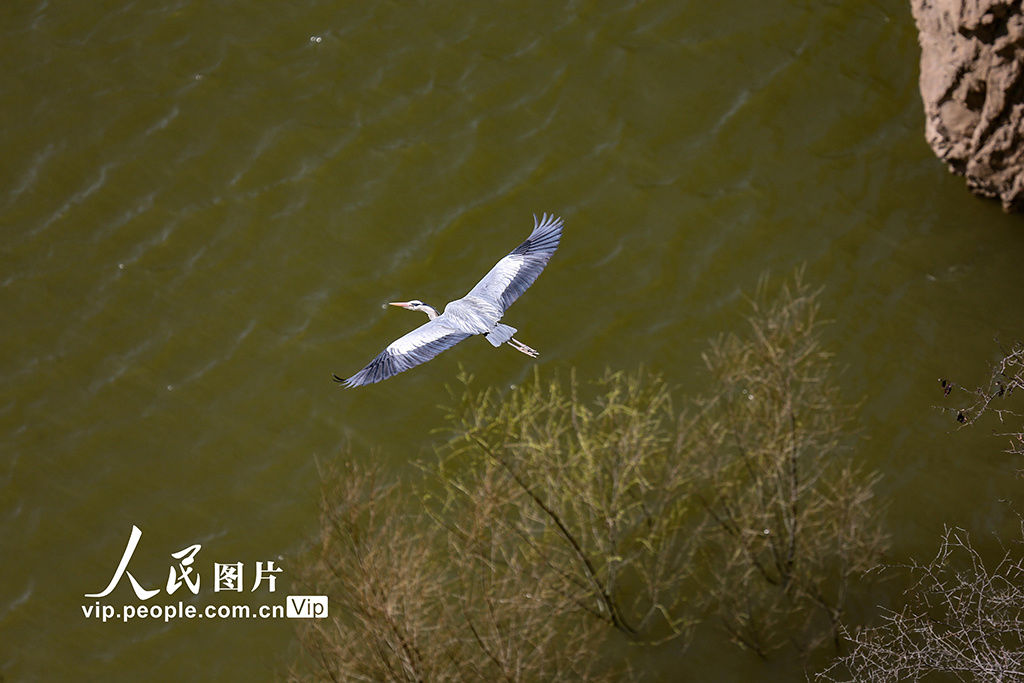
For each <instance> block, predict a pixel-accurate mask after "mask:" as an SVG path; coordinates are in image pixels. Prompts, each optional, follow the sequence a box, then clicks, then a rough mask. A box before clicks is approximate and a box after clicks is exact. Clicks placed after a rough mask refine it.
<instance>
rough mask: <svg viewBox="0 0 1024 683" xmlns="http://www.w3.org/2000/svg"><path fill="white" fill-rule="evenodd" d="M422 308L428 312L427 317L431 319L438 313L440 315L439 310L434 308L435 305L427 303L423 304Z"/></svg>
mask: <svg viewBox="0 0 1024 683" xmlns="http://www.w3.org/2000/svg"><path fill="white" fill-rule="evenodd" d="M421 308H422V309H423V312H424V313H426V314H427V317H428V318H430V319H431V320H433V319H434V318H436V317H437V315H438V313H437V311H436V310H434V307H433V306H428V305H426V304H423V306H421Z"/></svg>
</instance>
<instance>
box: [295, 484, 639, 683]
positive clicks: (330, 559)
mask: <svg viewBox="0 0 1024 683" xmlns="http://www.w3.org/2000/svg"><path fill="white" fill-rule="evenodd" d="M322 476H323V479H324V489H323V496H322V501H321V502H322V505H321V538H320V542H319V544H318V545H317V547H316V548H314V549H313V551H312V556H313V561H312V562H311V563H310V565H309V566H308V568H307V572H306V575H305V577H304V580H305V582H306V584H307V586H308V588H309V590H311V591H315V592H317V593H320V594H325V595H328V596H329V598H330V616H329V618H328V619H315V620H308V621H303V622H301V624H300V625H299V641H300V643H301V644H302V646H303V649H304V650H305V652H306V653H307V655H308V656H307V657H306V658H305V659H304V660H303V661H302V662H301V663H300V664H297V665H296V666H295V667H294V668H293V671H292V672H291V678H292V679H293V680H308V679H315V680H332V681H342V680H344V681H358V680H371V681H383V680H388V681H494V680H503V681H534V680H558V679H565V678H570V679H573V680H601V679H603V678H607V677H610V676H612V675H613V674H614V675H615V677H616V678H617V679H618V678H621V677H622V676H623V675H624V674H625V673H628V671H627V670H625V669H624V668H623V667H621V666H620V667H617V668H616V667H614V666H611V665H607V664H606V663H604V662H603V661H602V659H601V658H600V657H597V656H595V653H596V652H600V650H601V640H602V639H603V638H604V636H605V635H606V629H601V628H595V624H594V623H591V622H592V621H593V620H591V619H587V620H580V619H578V618H577V619H574V618H573V615H566V614H552V613H550V612H549V611H548V610H546V609H545V605H544V604H543V603H542V602H541V601H539V600H538V598H540V597H541V596H542V595H543V591H544V587H543V584H544V577H543V575H538V573H537V572H535V571H534V570H533V568H532V567H529V566H523V565H521V564H519V563H518V562H519V561H518V559H517V558H514V557H513V558H501V557H498V556H497V555H492V556H491V557H490V558H489V561H484V555H483V553H482V551H481V548H479V547H477V548H474V549H469V548H467V547H464V546H461V545H459V543H458V542H455V541H453V542H451V543H450V542H449V538H448V534H447V532H446V530H445V529H444V528H443V527H439V526H437V525H435V524H433V522H432V520H431V519H429V518H428V517H426V516H425V515H424V514H423V512H422V507H421V505H420V504H419V500H418V498H417V497H416V496H409V495H408V493H409V492H408V490H403V489H402V488H401V487H399V486H396V485H393V484H391V485H385V484H382V483H381V482H380V480H379V473H378V471H377V470H376V469H375V468H362V467H359V466H356V465H352V464H350V465H348V466H347V467H346V468H344V470H340V471H339V470H337V469H328V470H325V471H324V472H323V473H322ZM410 502H411V503H413V505H410ZM506 559H507V560H510V561H509V562H507V563H506V564H504V565H503V566H501V567H499V566H498V565H499V564H501V563H503V562H505V560H506Z"/></svg>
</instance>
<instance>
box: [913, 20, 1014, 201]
mask: <svg viewBox="0 0 1024 683" xmlns="http://www.w3.org/2000/svg"><path fill="white" fill-rule="evenodd" d="M1021 4H1022V0H911V8H912V10H913V13H914V19H915V20H916V22H917V30H918V34H919V40H920V42H921V96H922V98H923V99H924V113H925V119H926V121H925V137H926V138H927V139H928V144H930V145H931V146H932V149H933V150H935V154H937V155H938V156H939V158H940V159H942V160H943V161H945V162H946V163H947V164H949V168H950V170H951V171H953V172H954V173H958V174H961V175H964V176H966V178H967V186H968V187H969V188H970V189H971V190H972V191H973V192H975V193H977V194H980V195H983V196H985V197H998V198H999V199H1000V200H1001V201H1002V203H1003V208H1004V209H1006V210H1008V211H1009V210H1017V211H1021V210H1024V10H1022V7H1021Z"/></svg>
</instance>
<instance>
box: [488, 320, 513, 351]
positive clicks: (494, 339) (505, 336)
mask: <svg viewBox="0 0 1024 683" xmlns="http://www.w3.org/2000/svg"><path fill="white" fill-rule="evenodd" d="M516 332H517V330H516V328H514V327H512V326H511V325H505V324H504V323H498V324H497V325H495V326H494V329H493V330H491V331H490V332H488V333H487V341H489V342H491V345H492V346H494V347H495V348H497V347H499V346H501V345H502V344H504V343H505V342H507V341H508V340H509V339H511V338H512V335H513V334H515V333H516Z"/></svg>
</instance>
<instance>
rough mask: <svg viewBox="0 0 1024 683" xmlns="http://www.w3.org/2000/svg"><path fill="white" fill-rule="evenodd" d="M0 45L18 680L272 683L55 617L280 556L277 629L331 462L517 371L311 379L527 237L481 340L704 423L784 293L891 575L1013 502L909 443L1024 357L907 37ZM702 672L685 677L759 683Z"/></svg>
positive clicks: (489, 11)
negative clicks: (141, 587) (859, 436)
mask: <svg viewBox="0 0 1024 683" xmlns="http://www.w3.org/2000/svg"><path fill="white" fill-rule="evenodd" d="M0 16H2V17H3V20H2V21H0V26H2V27H3V28H0V32H2V35H3V41H2V42H0V45H2V47H0V54H2V55H3V57H4V58H5V60H4V63H5V64H6V65H7V68H6V70H5V72H6V79H5V85H6V87H4V88H3V89H0V93H2V97H3V99H4V107H3V108H2V111H3V112H4V114H3V116H4V125H3V126H0V141H2V147H3V149H4V150H5V154H4V159H5V163H4V164H2V165H0V225H2V227H3V231H4V235H5V238H6V239H5V240H4V247H3V249H2V251H0V259H2V261H0V263H2V268H0V308H2V310H3V311H4V312H5V316H6V320H7V321H8V324H7V325H5V329H6V331H7V333H6V334H5V335H3V337H0V377H2V379H3V381H2V383H0V386H2V389H0V451H2V453H3V454H4V457H3V458H2V460H0V482H3V495H2V497H0V520H2V521H0V525H2V527H0V529H2V531H0V537H2V538H3V539H4V540H3V550H4V553H3V555H4V557H5V558H6V562H5V565H4V576H5V580H4V581H3V582H2V585H0V642H3V643H4V644H5V646H3V647H2V649H0V670H2V672H3V674H4V675H5V676H7V677H8V678H11V679H22V678H29V679H31V678H48V679H52V678H61V677H70V675H71V674H72V673H73V674H74V675H75V676H76V677H78V678H80V677H82V675H83V674H84V675H85V677H89V678H99V677H109V676H110V675H111V674H115V675H122V676H123V677H125V678H138V677H139V676H140V675H145V674H146V673H149V672H151V671H153V670H154V667H160V670H161V671H166V672H168V676H183V675H184V676H188V675H191V676H192V677H199V676H201V677H204V678H206V677H209V678H222V677H224V676H225V675H227V673H228V672H230V673H231V676H232V677H237V676H239V675H246V676H248V677H257V678H268V677H270V676H271V675H273V674H274V673H275V672H280V671H281V670H282V669H283V667H284V666H286V664H287V662H288V661H289V659H290V657H291V655H292V654H293V653H292V652H290V651H289V647H292V646H291V644H290V643H291V634H292V631H291V625H290V624H289V623H288V622H287V621H286V620H283V621H251V622H242V621H217V622H207V623H200V622H184V621H179V622H174V623H169V624H166V625H165V624H163V623H162V622H154V623H148V622H147V623H133V624H107V625H97V624H95V623H93V622H91V621H88V620H86V619H84V618H83V617H82V616H81V614H80V609H79V607H80V604H81V601H82V600H83V599H84V598H83V597H82V596H83V595H84V594H85V593H87V592H91V591H95V590H96V588H97V586H98V585H99V584H101V583H103V582H104V581H105V580H106V579H107V578H109V575H110V571H111V569H112V567H111V566H110V565H111V563H112V562H113V560H115V559H116V558H117V557H118V556H119V554H120V552H121V551H122V550H123V548H124V543H125V539H126V538H127V534H128V533H129V531H130V529H131V525H132V524H136V525H138V526H139V527H140V528H142V529H144V530H145V537H144V540H143V541H142V543H145V544H146V545H145V546H143V547H148V548H150V550H148V551H146V552H145V553H143V551H142V550H141V549H140V557H139V559H138V560H137V561H138V565H137V566H136V565H135V564H134V563H135V562H136V560H133V565H132V567H133V571H134V572H137V574H138V575H139V577H140V580H142V579H143V578H145V579H146V581H148V583H150V584H156V583H160V582H161V581H162V579H161V574H162V573H163V574H164V575H166V571H167V567H168V562H169V561H170V558H169V557H168V553H169V552H172V551H176V550H178V549H181V548H184V547H186V546H189V545H191V544H193V543H202V544H203V545H204V551H203V552H204V553H208V555H206V556H205V557H204V555H199V556H197V562H206V563H208V565H207V566H209V564H212V563H213V562H216V561H219V560H218V557H220V558H237V559H239V560H241V561H245V562H254V561H258V560H265V559H268V558H277V557H278V556H280V557H281V558H282V559H281V560H280V562H279V564H280V565H281V566H282V567H284V570H285V571H284V574H282V576H281V578H280V582H281V584H282V586H284V587H286V588H285V590H287V591H288V592H291V593H298V592H301V590H299V588H298V587H297V586H294V585H290V584H289V581H290V580H291V579H292V578H293V577H294V576H295V573H289V570H290V568H289V566H288V562H289V560H290V558H293V557H294V556H295V553H296V552H297V551H299V550H300V549H301V548H302V547H304V544H306V543H307V542H308V540H309V539H310V538H311V535H312V534H313V532H314V530H315V529H316V518H315V517H316V513H315V510H316V506H315V490H316V486H317V474H316V465H315V460H314V459H315V458H320V459H332V458H338V457H341V456H340V454H341V453H342V452H343V451H342V450H341V447H342V445H343V444H345V443H351V444H352V447H353V450H352V452H353V453H354V454H355V457H359V458H371V457H372V458H377V459H383V460H384V461H385V462H387V463H388V466H389V468H390V469H391V470H392V471H393V472H394V473H396V474H400V473H405V472H407V471H408V465H407V463H408V462H409V461H411V460H413V459H415V458H416V457H419V456H421V455H422V454H423V453H425V452H427V451H428V450H429V448H430V444H431V439H432V438H433V437H432V436H431V430H432V429H434V428H435V427H437V426H438V424H439V418H440V414H439V412H438V411H437V410H436V408H435V406H436V404H437V403H439V402H440V401H442V400H443V395H444V392H443V386H444V384H445V383H446V382H449V381H450V380H451V378H452V377H453V375H454V373H455V370H456V368H457V365H458V363H459V362H461V363H463V364H464V365H465V366H466V367H467V368H469V369H471V370H472V372H474V373H475V374H476V375H477V377H478V380H479V381H481V382H485V383H490V384H494V385H496V386H505V385H508V384H513V383H518V382H519V381H521V380H522V379H523V378H524V377H525V376H526V374H527V373H529V372H531V368H532V367H533V365H534V363H533V362H531V361H529V360H528V359H526V358H523V357H519V354H513V353H512V352H511V351H509V352H508V353H501V352H495V350H494V349H492V348H490V346H489V345H487V344H486V343H483V342H480V340H470V341H469V342H467V343H466V344H465V345H463V346H465V347H466V348H462V347H461V346H460V349H459V354H458V356H457V357H456V356H455V355H453V354H446V355H444V356H441V357H439V358H437V359H436V360H434V361H432V362H431V363H430V364H429V365H428V366H424V367H422V368H418V369H416V370H415V371H411V372H409V373H405V374H404V375H402V376H401V377H399V378H396V379H394V380H390V381H389V382H386V383H383V384H381V385H379V386H376V387H373V388H371V389H367V390H361V391H347V392H346V391H342V390H340V389H339V388H338V387H336V386H334V385H333V383H332V382H331V381H330V375H331V373H332V372H337V373H338V374H342V375H344V374H346V373H351V372H352V371H354V370H357V369H358V367H360V363H361V362H362V361H363V360H365V358H366V357H367V355H368V354H369V355H372V354H373V353H376V352H377V351H378V350H379V348H378V347H379V345H380V343H381V340H387V339H392V338H394V337H396V336H398V335H399V334H401V333H402V332H404V331H406V330H408V329H410V327H411V326H412V325H414V324H415V322H414V321H410V320H409V319H408V318H407V317H404V316H398V315H387V314H386V313H385V312H383V311H381V309H380V305H381V304H382V303H383V302H386V301H394V300H401V299H410V298H413V297H419V298H421V299H423V300H425V301H428V302H430V303H433V304H434V305H440V304H443V303H444V302H445V301H447V300H450V299H454V298H457V297H459V296H461V295H462V294H464V293H465V292H466V291H467V290H468V289H469V287H471V286H472V285H473V284H474V283H475V282H476V279H477V278H478V277H479V275H480V274H481V273H482V272H483V270H484V269H485V268H486V267H487V266H489V265H490V264H491V263H493V260H494V258H495V256H496V254H500V253H502V252H503V251H505V250H506V249H507V248H508V246H510V244H515V243H516V241H517V240H518V239H519V236H520V234H521V233H523V232H524V230H526V229H527V228H528V227H529V224H530V220H531V219H530V215H531V214H532V213H534V212H536V213H541V212H544V211H548V212H556V213H559V214H560V215H563V216H564V217H565V218H566V226H567V227H566V233H565V237H564V239H563V244H562V247H561V248H560V250H559V253H558V254H557V255H556V257H555V258H554V259H553V260H552V263H551V265H550V266H549V267H548V269H547V271H546V272H545V274H544V275H543V277H542V278H541V279H540V280H539V281H538V282H537V284H536V285H535V286H534V288H533V289H531V292H530V296H529V297H524V298H523V299H522V300H521V301H519V302H517V303H516V305H515V306H514V307H513V308H512V309H511V310H510V311H509V313H508V316H507V321H508V322H509V323H510V324H512V325H515V326H517V327H520V328H525V329H529V331H530V343H531V345H533V346H535V347H537V348H539V349H542V350H543V352H544V353H543V355H542V356H541V358H540V360H539V361H538V362H539V363H540V364H541V368H542V370H543V371H544V372H554V371H558V370H561V371H565V370H567V369H568V368H569V367H571V366H575V367H577V368H578V369H579V370H578V371H579V373H580V375H581V377H586V376H588V375H593V374H596V373H598V372H600V371H601V370H602V369H603V368H605V367H607V366H611V367H626V368H630V367H635V366H636V365H639V364H640V363H644V364H646V365H648V366H652V367H654V368H655V369H660V370H663V371H665V372H666V373H667V374H668V376H669V377H670V378H671V379H672V380H673V381H675V382H677V383H679V384H680V385H681V386H683V387H690V386H699V385H700V383H701V382H702V381H704V380H703V375H702V374H701V368H700V365H701V364H700V359H699V353H700V351H701V349H702V348H703V346H704V343H705V340H706V339H707V338H708V337H709V336H711V335H714V334H716V333H718V332H719V331H722V330H728V329H732V328H734V327H735V326H737V325H739V324H741V321H740V319H739V318H740V316H741V313H742V311H743V306H742V300H741V294H740V293H741V292H742V291H749V290H751V289H752V288H753V286H754V283H755V282H756V280H757V277H758V276H759V275H760V274H761V273H762V272H765V271H773V272H778V273H786V272H789V271H790V270H791V269H792V268H793V267H794V266H796V265H798V264H800V263H806V264H807V269H808V278H809V279H810V280H812V281H816V282H819V283H821V284H823V285H824V286H825V287H826V290H825V294H824V298H823V304H824V309H825V313H826V315H828V316H829V317H831V318H833V319H834V323H833V325H832V326H831V331H830V342H831V345H832V348H833V349H834V350H835V352H836V354H837V356H838V361H839V364H840V365H844V366H845V367H847V368H848V370H847V372H846V374H845V376H844V383H845V389H846V390H847V391H848V393H849V396H850V397H851V398H857V397H863V398H864V406H863V408H862V410H861V413H860V414H859V416H858V417H859V420H860V422H861V424H862V425H863V427H864V430H865V432H866V433H867V435H868V436H869V437H870V438H869V441H868V446H867V447H866V449H865V452H864V454H863V457H864V458H865V459H866V460H868V461H869V462H870V464H871V465H872V466H873V467H877V468H878V469H880V470H881V471H882V472H884V474H885V479H884V481H883V483H882V489H883V494H884V495H885V496H887V497H889V498H890V499H891V501H892V503H891V506H890V508H889V512H888V517H887V518H888V521H889V523H890V525H891V527H892V529H893V531H894V533H895V537H896V544H895V546H894V548H893V552H894V553H896V554H900V553H904V554H905V553H907V552H910V551H922V552H926V551H927V550H928V549H931V548H932V547H933V546H934V539H935V538H936V537H937V534H938V532H939V530H940V529H941V524H942V522H943V521H945V520H949V521H955V522H957V523H960V524H964V525H967V526H970V527H972V528H974V529H976V530H979V531H983V530H986V529H989V528H992V527H993V526H994V525H997V524H998V523H999V519H1000V515H1001V514H1003V512H1002V511H1001V508H1000V507H999V505H998V503H996V502H995V501H996V499H997V498H999V497H1000V496H1003V495H1004V494H1005V493H1006V492H1007V491H1008V490H1010V489H1009V488H1008V487H1010V486H1011V482H1010V481H1009V479H1008V477H1007V476H1006V475H1007V473H1008V472H1009V471H1010V468H1011V467H1012V465H1011V464H1010V463H1009V462H1008V461H1007V459H1006V458H1005V457H1003V456H1001V455H1000V454H999V452H998V451H999V449H1000V447H999V445H998V444H996V443H993V440H992V439H991V438H990V437H988V436H987V435H985V434H983V433H978V432H970V433H956V434H954V435H952V436H950V435H947V433H946V432H947V431H948V430H949V429H950V425H949V424H948V421H947V420H946V419H944V417H943V415H942V414H941V413H939V412H938V411H935V410H933V409H932V408H931V406H932V405H933V404H935V403H936V402H938V401H939V398H938V397H937V396H936V395H935V391H936V386H937V385H936V384H935V379H936V378H937V377H939V376H944V377H946V376H949V377H955V378H956V380H957V381H960V382H963V383H970V382H971V381H973V380H974V379H975V378H977V379H978V381H983V378H984V376H985V373H986V364H987V363H988V362H989V361H990V360H991V359H992V357H993V356H994V354H995V353H997V346H996V344H995V343H994V342H993V338H994V337H995V336H997V335H998V336H999V337H1000V338H1001V339H1006V340H1009V339H1013V338H1018V337H1021V336H1024V323H1022V322H1021V321H1022V320H1024V315H1022V313H1024V299H1022V298H1021V297H1020V292H1021V291H1022V285H1024V275H1022V274H1021V271H1020V268H1019V267H1018V266H1019V262H1020V253H1021V250H1022V248H1024V246H1022V244H1021V240H1022V238H1021V231H1020V225H1019V220H1020V219H1019V217H1008V216H1004V215H1003V214H1001V213H1000V211H999V208H998V206H996V205H994V204H992V203H986V202H982V201H979V200H977V199H974V198H972V197H970V196H969V195H968V194H967V193H966V191H965V190H964V189H963V186H962V182H961V181H959V180H958V179H955V178H951V177H949V176H947V174H946V172H945V170H944V169H943V168H942V167H941V165H940V164H939V163H938V162H937V161H936V160H935V159H934V158H932V156H931V153H930V151H929V150H928V149H927V147H926V145H925V143H924V141H923V134H922V133H923V122H922V114H921V104H920V101H919V98H918V96H917V92H916V78H917V68H916V64H917V58H918V49H917V46H916V36H915V34H914V32H913V25H912V21H911V17H910V13H909V8H907V7H906V6H905V3H903V2H897V1H895V0H891V1H889V0H886V1H885V2H872V3H861V2H849V1H846V2H836V3H830V4H825V5H823V4H821V3H804V2H799V1H796V0H787V1H783V0H779V1H776V2H767V3H753V4H752V3H745V2H738V1H736V0H730V1H728V2H726V3H725V4H722V3H718V4H714V5H707V4H702V3H670V2H649V3H643V4H639V5H637V6H621V7H620V6H618V5H602V4H600V3H566V4H564V5H561V6H556V5H551V4H545V5H537V6H535V7H532V8H531V7H526V6H521V7H520V6H517V8H516V11H515V12H509V11H505V10H503V9H501V8H496V7H495V8H491V7H472V8H469V7H465V6H461V5H460V6H456V5H448V6H445V5H438V4H436V3H434V4H430V5H428V6H424V7H410V6H406V5H387V4H359V3H356V4H350V5H348V6H337V3H322V2H315V1H303V2H299V3H292V4H290V5H288V6H278V5H274V6H273V10H271V9H270V6H267V7H263V6H251V5H249V4H235V5H231V6H224V5H223V4H221V5H209V4H204V3H189V2H164V3H146V4H142V5H138V4H135V5H132V4H129V5H119V4H110V3H98V4H97V3H89V4H86V3H79V4H76V5H74V6H61V7H56V6H53V5H51V4H50V3H47V2H37V3H12V4H9V5H7V6H5V7H4V8H3V9H2V10H0ZM311 38H313V39H312V40H311ZM473 342H480V343H473ZM501 351H505V350H501ZM122 588H124V587H122ZM119 590H121V589H119ZM125 590H128V589H126V588H125ZM130 595H131V594H130V593H126V594H125V599H127V597H130ZM209 599H210V596H209V595H207V594H201V598H200V599H199V601H198V603H197V604H204V601H209ZM870 604H873V603H870ZM705 638H706V639H707V644H706V646H702V647H701V648H699V650H700V652H698V653H695V652H693V651H691V652H690V653H689V654H687V655H685V657H686V658H687V659H685V662H686V667H687V669H688V670H693V671H694V675H693V677H694V678H695V679H701V678H704V677H706V676H702V675H701V672H704V673H705V674H706V672H707V671H715V672H716V673H720V674H723V675H725V676H726V677H728V676H735V677H743V676H748V677H749V676H750V675H757V676H759V677H762V678H763V677H764V675H765V673H764V672H765V671H766V669H763V668H759V667H761V665H760V664H759V663H758V662H754V661H748V660H746V659H744V658H743V657H742V656H740V657H737V656H736V652H735V650H734V649H732V647H731V646H729V645H727V644H725V643H723V642H721V640H720V639H717V638H716V637H715V636H713V635H709V636H705ZM55 651H57V652H60V653H61V657H59V658H54V657H52V655H51V653H52V652H55ZM673 656H675V657H678V655H671V654H667V655H666V657H667V658H668V660H669V661H670V662H674V661H676V660H674V659H673ZM680 661H682V660H680ZM767 671H769V672H774V673H770V675H777V676H778V677H779V678H780V679H785V680H791V679H792V677H793V670H791V669H788V668H786V666H783V665H777V666H776V668H774V669H769V670H767ZM199 672H202V673H201V674H199V676H197V674H198V673H199ZM239 672H242V673H241V674H239ZM750 672H756V673H750Z"/></svg>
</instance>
